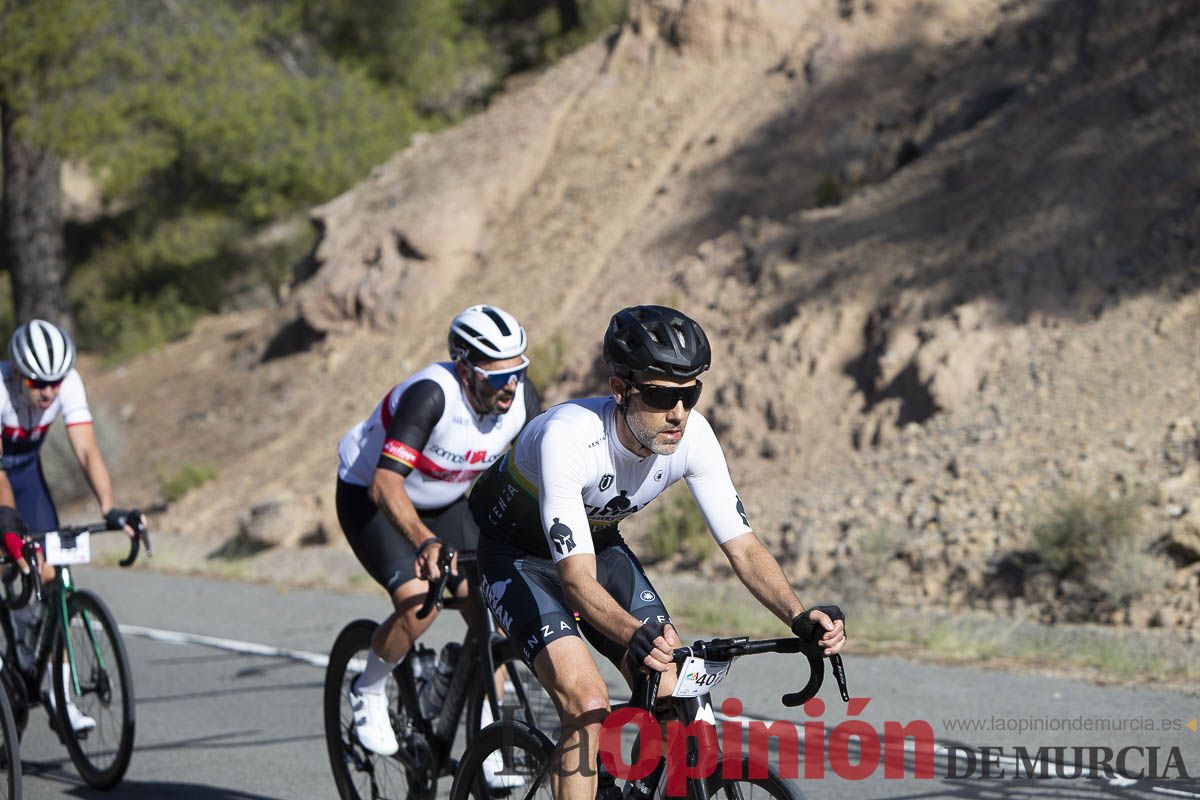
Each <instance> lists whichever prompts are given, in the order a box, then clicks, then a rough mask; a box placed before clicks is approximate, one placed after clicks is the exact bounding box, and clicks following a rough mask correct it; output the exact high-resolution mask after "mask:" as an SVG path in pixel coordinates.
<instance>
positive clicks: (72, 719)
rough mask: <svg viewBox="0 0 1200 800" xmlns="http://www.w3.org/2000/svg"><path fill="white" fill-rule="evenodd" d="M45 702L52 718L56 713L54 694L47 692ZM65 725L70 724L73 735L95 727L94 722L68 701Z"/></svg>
mask: <svg viewBox="0 0 1200 800" xmlns="http://www.w3.org/2000/svg"><path fill="white" fill-rule="evenodd" d="M46 700H47V704H48V705H49V707H50V714H51V716H53V715H54V714H55V713H57V709H56V707H55V705H54V692H48V693H47V694H46ZM67 723H68V724H70V726H71V730H73V731H74V732H75V733H87V732H88V731H90V730H93V729H95V727H96V720H94V719H92V718H91V717H89V716H88V715H87V714H85V713H83V712H82V711H80V710H79V706H77V705H75V704H74V703H72V702H71V701H70V700H68V701H67Z"/></svg>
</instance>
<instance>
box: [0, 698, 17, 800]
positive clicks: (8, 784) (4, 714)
mask: <svg viewBox="0 0 1200 800" xmlns="http://www.w3.org/2000/svg"><path fill="white" fill-rule="evenodd" d="M0 731H2V732H3V737H4V740H3V741H2V742H0V800H21V748H20V743H19V736H18V735H17V723H16V721H15V720H14V719H13V712H12V704H11V703H10V702H9V698H8V692H7V691H6V690H5V689H4V688H3V687H0Z"/></svg>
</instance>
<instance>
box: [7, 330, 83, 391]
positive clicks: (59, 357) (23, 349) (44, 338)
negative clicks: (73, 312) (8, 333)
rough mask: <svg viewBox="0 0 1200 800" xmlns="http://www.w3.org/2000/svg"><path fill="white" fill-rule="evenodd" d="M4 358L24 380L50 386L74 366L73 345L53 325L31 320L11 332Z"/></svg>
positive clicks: (65, 334) (65, 333) (68, 337)
mask: <svg viewBox="0 0 1200 800" xmlns="http://www.w3.org/2000/svg"><path fill="white" fill-rule="evenodd" d="M8 355H9V357H10V358H11V359H12V363H13V365H14V366H15V367H16V368H17V370H18V371H19V372H20V373H21V374H22V375H24V376H25V377H26V378H31V379H32V380H35V381H46V382H47V383H54V382H56V381H61V380H62V379H63V378H65V377H67V373H68V372H70V371H71V367H73V366H75V343H74V342H72V341H71V337H70V336H68V335H67V332H66V331H64V330H63V329H62V328H60V327H58V326H57V325H55V324H54V323H53V322H46V321H45V320H44V319H34V320H30V321H29V322H26V323H25V324H24V325H21V326H19V327H18V328H17V329H16V330H15V331H13V335H12V339H10V340H9V341H8Z"/></svg>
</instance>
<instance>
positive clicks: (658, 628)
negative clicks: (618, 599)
mask: <svg viewBox="0 0 1200 800" xmlns="http://www.w3.org/2000/svg"><path fill="white" fill-rule="evenodd" d="M666 629H667V623H665V622H647V623H645V624H644V625H642V627H640V628H638V629H637V630H636V631H635V632H634V634H633V638H632V639H630V640H629V652H628V653H626V655H625V658H626V659H627V660H628V662H629V671H630V672H637V671H638V669H640V668H641V667H644V666H645V665H646V656H648V655H650V654H651V653H652V652H654V640H655V639H657V638H658V637H659V636H662V635H663V633H664V631H666Z"/></svg>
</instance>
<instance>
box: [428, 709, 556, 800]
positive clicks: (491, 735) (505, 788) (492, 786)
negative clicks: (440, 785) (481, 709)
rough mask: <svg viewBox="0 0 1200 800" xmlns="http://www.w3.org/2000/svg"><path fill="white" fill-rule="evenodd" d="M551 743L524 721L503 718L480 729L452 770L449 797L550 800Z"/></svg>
mask: <svg viewBox="0 0 1200 800" xmlns="http://www.w3.org/2000/svg"><path fill="white" fill-rule="evenodd" d="M553 750H554V745H553V743H552V742H550V741H549V740H548V739H546V738H545V736H543V735H542V734H541V733H540V732H539V731H538V730H537V729H535V728H531V727H529V726H528V725H526V724H525V723H524V722H518V721H517V720H505V721H504V722H497V723H494V724H492V725H490V726H488V727H486V728H484V729H483V730H482V731H480V732H479V734H478V735H477V736H476V737H475V738H474V739H473V740H472V741H471V744H470V745H468V747H467V751H466V752H465V753H463V755H462V758H461V759H460V760H459V762H458V770H457V771H456V772H455V773H454V785H453V787H452V788H451V789H450V798H451V800H469V799H473V800H493V798H521V800H533V798H538V800H553V794H552V793H551V790H550V766H549V764H550V753H551V752H552V751H553Z"/></svg>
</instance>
